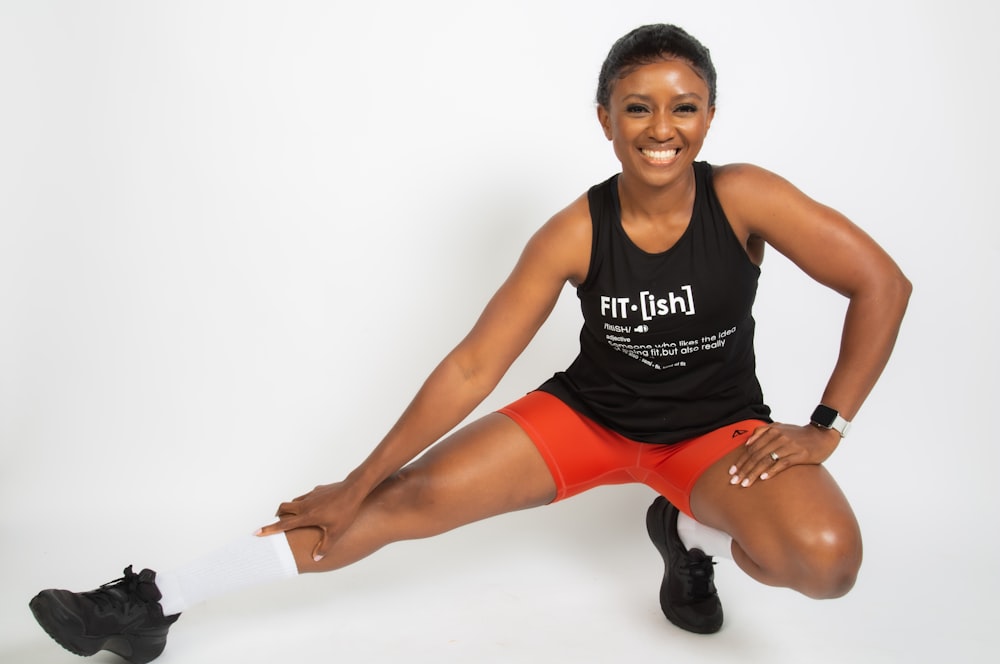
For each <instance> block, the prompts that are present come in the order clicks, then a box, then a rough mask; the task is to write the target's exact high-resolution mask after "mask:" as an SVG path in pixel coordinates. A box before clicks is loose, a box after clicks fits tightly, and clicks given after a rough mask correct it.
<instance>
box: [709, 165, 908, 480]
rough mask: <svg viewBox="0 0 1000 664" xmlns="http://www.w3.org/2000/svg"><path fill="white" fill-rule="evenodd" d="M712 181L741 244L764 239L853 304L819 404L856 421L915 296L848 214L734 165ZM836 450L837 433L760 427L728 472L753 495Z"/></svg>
mask: <svg viewBox="0 0 1000 664" xmlns="http://www.w3.org/2000/svg"><path fill="white" fill-rule="evenodd" d="M715 182H716V190H717V192H718V195H719V199H720V201H721V203H722V205H723V208H724V209H725V211H726V215H727V216H728V217H729V219H730V223H732V225H733V228H734V230H735V231H736V233H737V234H738V235H740V236H741V237H742V238H743V239H744V240H745V241H746V242H747V243H750V242H752V241H755V240H756V241H759V240H763V241H764V242H766V243H767V244H770V245H771V246H773V247H774V248H775V249H777V250H778V251H780V252H781V253H782V254H784V255H785V256H787V257H788V258H789V259H790V260H791V261H792V262H794V263H795V264H796V265H798V266H799V267H800V268H801V269H802V270H803V271H804V272H805V273H806V274H808V275H809V276H811V277H813V278H814V279H815V280H816V281H818V282H820V283H822V284H824V285H826V286H828V287H830V288H832V289H833V290H835V291H837V292H838V293H840V294H842V295H844V296H845V297H847V298H848V299H849V300H850V303H849V305H848V307H847V314H846V316H845V319H844V328H843V333H842V336H841V342H840V353H839V356H838V358H837V363H836V365H835V367H834V370H833V373H832V375H831V376H830V380H829V381H828V383H827V385H826V389H825V390H824V391H823V394H822V397H821V400H820V402H821V403H822V404H824V405H826V406H829V407H830V408H833V409H834V410H836V411H838V412H839V413H840V415H841V416H842V417H844V418H845V419H847V420H851V419H853V418H854V416H855V414H856V413H857V412H858V410H859V409H860V408H861V404H862V403H863V402H864V400H865V398H866V397H867V396H868V394H869V392H871V390H872V388H873V387H874V386H875V383H876V381H877V380H878V378H879V376H880V375H881V373H882V370H883V369H884V368H885V365H886V363H887V362H888V360H889V355H890V354H891V353H892V348H893V345H894V344H895V341H896V335H897V334H898V332H899V327H900V324H901V322H902V320H903V314H904V312H905V311H906V304H907V302H908V300H909V296H910V291H911V289H912V287H911V284H910V282H909V280H908V279H907V278H906V276H905V275H904V274H903V273H902V271H901V270H900V269H899V267H898V266H897V265H896V263H895V262H894V261H893V260H892V258H890V257H889V255H888V254H887V253H886V252H885V251H884V250H883V249H882V248H881V247H880V246H879V245H878V244H877V243H876V242H875V241H874V240H872V238H871V237H869V236H868V235H867V234H866V233H865V232H864V231H862V230H861V229H860V228H858V227H857V226H855V225H854V224H853V223H851V222H850V221H849V220H848V219H847V218H846V217H845V216H844V215H842V214H840V213H839V212H837V211H836V210H833V209H831V208H829V207H826V206H825V205H821V204H819V203H817V202H816V201H814V200H812V199H811V198H809V197H808V196H806V195H805V194H803V193H802V192H801V191H799V190H798V189H796V188H795V187H794V186H792V185H791V184H790V183H788V182H787V181H786V180H784V179H782V178H780V177H778V176H777V175H774V174H773V173H769V172H768V171H765V170H763V169H760V168H757V167H755V166H748V165H742V164H740V165H732V166H725V167H722V168H720V169H718V170H717V173H716V176H715ZM839 442H840V434H839V433H838V432H837V431H835V430H832V429H823V428H820V427H817V426H813V425H810V424H807V425H804V426H795V425H788V424H778V423H776V424H772V425H769V426H766V427H761V428H760V429H758V430H757V431H756V432H755V433H754V435H753V436H752V437H751V438H750V439H749V440H748V441H747V447H746V449H745V452H744V454H743V455H742V456H741V457H740V459H739V460H737V462H736V464H735V465H734V467H733V469H731V481H732V483H733V484H741V485H742V486H750V485H752V484H753V483H754V482H755V481H756V480H757V479H768V478H770V477H774V476H775V475H777V474H778V473H780V472H781V471H783V470H785V469H786V468H788V467H790V466H794V465H798V464H818V463H822V462H823V461H825V460H826V459H827V458H828V457H829V456H830V454H832V453H833V451H834V450H835V449H836V447H837V444H838V443H839ZM775 457H777V460H775Z"/></svg>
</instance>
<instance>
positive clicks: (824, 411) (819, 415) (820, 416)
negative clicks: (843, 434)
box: [810, 404, 837, 429]
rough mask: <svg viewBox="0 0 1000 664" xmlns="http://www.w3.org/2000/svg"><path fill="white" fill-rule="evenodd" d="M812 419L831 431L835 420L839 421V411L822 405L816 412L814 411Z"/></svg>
mask: <svg viewBox="0 0 1000 664" xmlns="http://www.w3.org/2000/svg"><path fill="white" fill-rule="evenodd" d="M810 419H812V421H813V422H815V423H816V424H818V425H820V426H821V427H826V428H827V429H829V428H830V427H832V426H833V422H834V420H836V419H837V411H835V410H834V409H833V408H830V407H829V406H824V405H822V404H820V405H819V406H816V410H814V411H813V414H812V418H810Z"/></svg>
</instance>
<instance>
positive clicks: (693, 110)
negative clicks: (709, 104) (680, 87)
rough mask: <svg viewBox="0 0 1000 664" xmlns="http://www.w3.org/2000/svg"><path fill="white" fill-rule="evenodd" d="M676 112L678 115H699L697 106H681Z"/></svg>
mask: <svg viewBox="0 0 1000 664" xmlns="http://www.w3.org/2000/svg"><path fill="white" fill-rule="evenodd" d="M674 111H675V112H677V113H684V114H690V113H697V112H698V107H697V106H695V105H694V104H681V105H680V106H678V107H677V108H675V109H674Z"/></svg>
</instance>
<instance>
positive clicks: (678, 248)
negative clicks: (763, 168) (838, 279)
mask: <svg viewBox="0 0 1000 664" xmlns="http://www.w3.org/2000/svg"><path fill="white" fill-rule="evenodd" d="M694 173H695V183H696V191H695V201H694V211H693V213H692V215H691V221H690V223H689V224H688V227H687V229H686V230H685V231H684V234H683V235H682V236H681V238H680V239H679V240H678V241H677V243H676V244H675V245H674V246H673V247H671V248H670V249H668V250H667V251H665V252H663V253H658V254H650V253H647V252H645V251H643V250H642V249H640V248H639V247H637V246H636V245H635V244H633V242H632V241H631V240H630V239H629V237H628V235H627V234H626V233H625V229H624V228H623V227H622V221H621V204H620V202H619V200H618V176H617V175H616V176H614V177H612V178H610V179H609V180H607V181H606V182H604V183H602V184H599V185H596V186H594V187H592V188H591V189H590V191H589V192H588V201H589V203H590V216H591V220H592V222H593V246H592V249H591V257H590V267H589V269H588V272H587V278H586V281H584V282H583V283H582V284H581V285H580V287H579V288H578V289H577V296H578V297H579V298H580V306H581V309H582V310H583V319H584V323H583V329H582V331H581V332H580V354H579V355H578V356H577V358H576V360H574V362H573V364H572V365H570V367H569V368H568V369H567V370H566V371H563V372H560V373H557V374H556V375H555V376H553V377H552V378H550V379H549V380H548V381H546V382H545V383H544V384H543V385H541V387H540V388H539V389H540V390H542V391H544V392H548V393H550V394H552V395H554V396H556V397H558V398H559V399H561V400H562V401H563V402H565V403H566V404H567V405H569V406H570V407H571V408H573V409H574V410H577V411H578V412H580V413H582V414H584V415H586V416H587V417H590V418H591V419H593V420H595V421H597V422H599V423H601V424H603V425H604V426H606V427H608V428H610V429H612V430H613V431H616V432H618V433H620V434H622V435H623V436H626V437H628V438H631V439H632V440H636V441H640V442H647V443H661V444H666V443H676V442H679V441H682V440H685V439H687V438H691V437H694V436H698V435H701V434H703V433H707V432H709V431H712V430H714V429H717V428H719V427H722V426H725V425H726V424H731V423H733V422H738V421H740V420H744V419H753V418H757V419H762V420H765V421H770V413H771V410H770V408H768V407H767V406H766V405H764V400H763V394H762V393H761V388H760V383H759V382H758V380H757V376H756V365H755V360H754V350H753V335H754V320H753V316H752V312H751V309H752V307H753V302H754V298H755V296H756V294H757V279H758V277H759V276H760V268H758V267H757V266H756V265H754V264H753V263H752V262H751V261H750V259H749V257H748V256H747V254H746V251H745V250H744V248H743V247H742V246H741V245H740V242H739V240H738V239H737V237H736V235H735V234H734V233H733V230H732V227H731V226H730V224H729V220H728V219H726V216H725V214H724V213H723V211H722V206H721V205H720V204H719V201H718V198H716V195H715V189H714V187H713V185H712V167H711V166H710V165H709V164H707V163H704V162H696V163H695V164H694Z"/></svg>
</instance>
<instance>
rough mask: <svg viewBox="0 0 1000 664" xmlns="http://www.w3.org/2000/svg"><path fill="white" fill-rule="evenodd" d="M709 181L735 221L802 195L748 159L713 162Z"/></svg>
mask: <svg viewBox="0 0 1000 664" xmlns="http://www.w3.org/2000/svg"><path fill="white" fill-rule="evenodd" d="M712 185H713V188H714V189H715V194H716V196H718V198H719V202H720V203H721V204H722V207H723V208H724V209H725V210H726V214H727V215H730V218H731V220H732V221H734V222H738V220H739V218H740V217H745V216H746V215H750V216H751V217H756V216H758V215H760V214H762V213H768V212H771V211H773V210H774V209H775V208H781V207H783V206H786V205H788V204H790V203H793V202H797V201H799V200H801V199H803V198H804V196H803V194H802V192H800V191H799V190H798V189H796V188H795V187H794V186H793V185H792V184H791V183H790V182H789V181H788V180H786V179H785V178H783V177H781V176H780V175H778V174H776V173H773V172H771V171H769V170H767V169H765V168H761V167H760V166H755V165H754V164H747V163H734V164H724V165H721V166H712Z"/></svg>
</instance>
